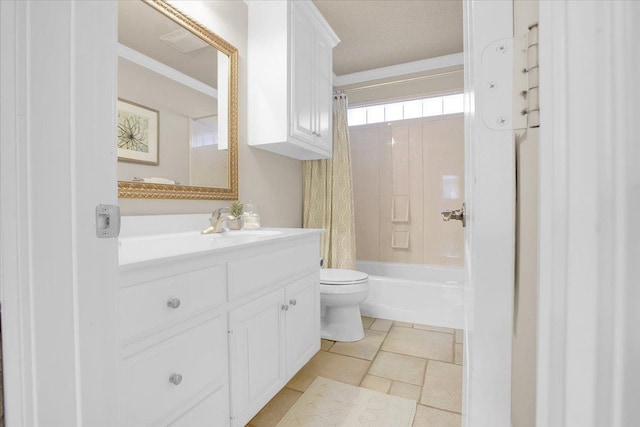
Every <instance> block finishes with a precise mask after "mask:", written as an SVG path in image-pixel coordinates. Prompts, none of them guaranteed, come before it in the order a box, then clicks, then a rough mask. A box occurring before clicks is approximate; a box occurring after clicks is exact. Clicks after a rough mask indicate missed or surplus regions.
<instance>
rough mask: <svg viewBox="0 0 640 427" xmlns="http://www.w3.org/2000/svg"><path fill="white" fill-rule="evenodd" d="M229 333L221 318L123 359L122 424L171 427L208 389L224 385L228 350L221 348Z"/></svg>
mask: <svg viewBox="0 0 640 427" xmlns="http://www.w3.org/2000/svg"><path fill="white" fill-rule="evenodd" d="M226 335H227V331H226V319H225V318H224V315H220V316H218V317H217V318H214V319H212V320H209V321H207V322H205V323H203V324H201V325H199V326H197V327H195V328H193V329H191V330H189V331H186V332H184V333H182V334H180V335H178V336H176V337H175V338H172V339H170V340H167V341H165V342H162V343H160V344H158V345H156V346H154V347H152V348H150V349H148V350H146V351H144V352H141V353H139V354H137V355H134V356H132V357H130V358H129V359H126V360H124V361H123V362H122V364H121V366H120V387H121V393H120V394H121V396H120V397H121V412H122V422H123V425H125V426H132V427H140V426H150V425H159V424H167V423H168V421H170V419H171V418H172V417H174V416H175V415H176V413H179V412H180V411H181V408H182V407H183V406H184V405H187V404H188V403H189V402H190V401H191V400H192V399H194V398H195V397H197V395H198V394H199V393H201V392H202V391H203V390H205V389H206V388H207V387H211V389H214V388H215V386H216V385H217V384H226V383H227V380H226V372H227V351H226V346H224V345H220V343H224V342H225V341H226ZM172 375H174V377H173V378H172ZM177 375H179V376H180V377H177ZM172 381H173V382H172Z"/></svg>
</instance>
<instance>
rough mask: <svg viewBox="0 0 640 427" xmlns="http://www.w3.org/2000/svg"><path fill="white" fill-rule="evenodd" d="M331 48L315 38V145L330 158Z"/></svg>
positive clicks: (325, 42) (319, 37) (331, 133)
mask: <svg viewBox="0 0 640 427" xmlns="http://www.w3.org/2000/svg"><path fill="white" fill-rule="evenodd" d="M331 52H332V48H331V47H330V44H329V43H328V42H327V41H326V40H325V39H324V37H322V36H321V35H318V37H317V38H316V52H315V60H316V66H315V69H316V81H315V86H316V89H315V91H316V97H315V98H316V102H315V104H316V120H317V121H316V123H317V129H316V132H317V134H318V135H317V138H316V144H318V145H319V146H320V147H322V149H323V150H325V151H327V153H328V154H329V156H331V151H332V148H333V147H332V145H333V126H332V122H333V78H332V75H333V72H332V58H331Z"/></svg>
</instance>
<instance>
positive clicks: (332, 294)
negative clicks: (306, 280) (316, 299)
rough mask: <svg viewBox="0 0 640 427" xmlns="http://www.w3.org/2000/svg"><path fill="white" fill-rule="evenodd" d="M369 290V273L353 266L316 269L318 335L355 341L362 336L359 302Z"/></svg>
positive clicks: (337, 339) (332, 339)
mask: <svg viewBox="0 0 640 427" xmlns="http://www.w3.org/2000/svg"><path fill="white" fill-rule="evenodd" d="M368 293H369V276H368V275H367V274H366V273H362V272H360V271H353V270H340V269H334V268H327V269H321V270H320V302H321V307H322V308H321V309H322V329H321V335H322V338H324V339H327V340H331V341H346V342H352V341H359V340H361V339H362V338H364V329H363V327H362V319H361V318H360V303H361V302H363V301H364V300H365V299H366V298H367V294H368Z"/></svg>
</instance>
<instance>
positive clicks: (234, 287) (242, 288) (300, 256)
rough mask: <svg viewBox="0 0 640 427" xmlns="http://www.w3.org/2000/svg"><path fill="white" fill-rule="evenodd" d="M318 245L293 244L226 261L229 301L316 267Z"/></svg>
mask: <svg viewBox="0 0 640 427" xmlns="http://www.w3.org/2000/svg"><path fill="white" fill-rule="evenodd" d="M319 258H320V256H319V252H318V246H317V245H316V244H309V245H304V246H294V247H292V248H288V249H283V250H279V251H275V252H271V253H266V254H264V255H258V256H254V257H251V258H245V259H241V260H238V261H232V262H230V263H229V300H230V301H233V300H234V299H236V298H238V297H241V296H243V295H246V294H248V293H250V292H251V291H255V290H257V289H259V288H261V287H264V286H266V285H271V284H274V283H276V282H282V281H283V280H285V279H287V278H288V277H291V276H295V275H296V274H303V273H305V272H308V271H310V270H313V269H314V268H318V262H319V261H318V260H319Z"/></svg>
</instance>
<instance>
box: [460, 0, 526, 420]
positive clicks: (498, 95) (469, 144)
mask: <svg viewBox="0 0 640 427" xmlns="http://www.w3.org/2000/svg"><path fill="white" fill-rule="evenodd" d="M464 14H465V19H464V27H465V28H464V29H465V37H464V42H465V63H464V67H465V104H466V105H465V192H466V209H467V212H466V217H467V225H466V229H465V255H466V256H465V260H466V261H465V262H466V270H467V290H466V291H467V292H466V294H465V308H466V316H465V317H466V319H465V325H466V337H465V338H466V345H465V350H466V352H467V354H466V360H465V365H464V367H465V376H464V381H465V390H464V396H463V401H464V408H463V417H464V420H465V425H467V426H473V427H485V426H486V427H502V426H504V427H507V426H509V425H510V423H511V419H510V418H511V417H510V411H511V334H512V318H513V285H514V256H515V254H514V251H515V246H514V244H515V145H514V141H513V132H512V122H511V111H512V108H511V99H512V67H513V65H512V58H513V56H512V49H511V46H512V43H511V39H512V34H513V24H512V21H513V11H512V3H511V2H506V1H480V0H466V1H465V3H464ZM492 82H493V83H495V84H493V85H490V83H492Z"/></svg>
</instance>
